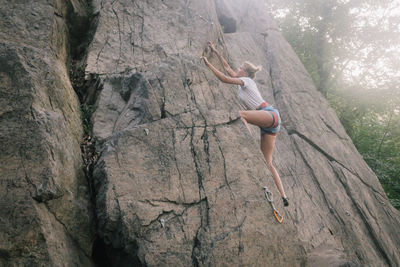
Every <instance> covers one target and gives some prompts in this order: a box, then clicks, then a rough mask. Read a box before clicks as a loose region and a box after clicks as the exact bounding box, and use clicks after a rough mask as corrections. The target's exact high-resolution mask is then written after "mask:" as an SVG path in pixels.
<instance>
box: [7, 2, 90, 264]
mask: <svg viewBox="0 0 400 267" xmlns="http://www.w3.org/2000/svg"><path fill="white" fill-rule="evenodd" d="M71 3H73V5H74V6H75V7H76V11H79V10H82V6H81V5H80V3H79V2H78V1H72V2H71ZM71 3H68V4H67V3H66V2H65V1H61V0H60V1H51V4H49V1H11V0H10V1H5V0H2V1H0V29H1V31H0V62H1V63H0V103H1V104H0V144H1V146H2V148H1V150H0V183H1V184H0V266H91V265H92V260H91V250H92V243H93V239H94V229H93V228H94V224H93V222H92V219H93V215H92V214H93V213H92V208H91V204H90V201H89V199H90V195H89V190H88V184H87V181H86V178H85V175H84V173H83V171H82V158H81V151H80V143H81V137H82V124H81V121H80V117H79V113H80V112H79V101H78V98H77V96H76V94H75V92H74V90H73V89H72V86H71V83H70V81H69V77H68V71H67V61H68V54H69V53H68V50H69V48H68V47H69V43H68V28H67V25H66V19H65V18H66V15H67V13H68V11H69V10H72V9H74V8H73V7H72V4H71Z"/></svg>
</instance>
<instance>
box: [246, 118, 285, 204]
mask: <svg viewBox="0 0 400 267" xmlns="http://www.w3.org/2000/svg"><path fill="white" fill-rule="evenodd" d="M239 113H240V117H241V118H242V120H243V122H244V123H245V125H246V127H248V125H247V122H248V123H251V124H254V125H257V126H262V127H269V126H270V125H271V124H272V121H273V118H272V115H271V114H270V113H269V112H266V111H264V110H241V111H240V112H239ZM275 139H276V136H273V135H269V134H264V135H262V136H261V151H262V153H263V154H264V158H265V160H266V161H267V165H268V169H269V170H270V172H271V173H272V177H273V178H274V182H275V184H276V186H277V187H278V190H279V192H280V194H281V196H282V197H284V198H286V194H285V191H284V190H283V186H282V181H281V178H280V177H279V174H278V172H277V171H276V169H275V167H274V165H273V164H272V152H273V150H274V146H275Z"/></svg>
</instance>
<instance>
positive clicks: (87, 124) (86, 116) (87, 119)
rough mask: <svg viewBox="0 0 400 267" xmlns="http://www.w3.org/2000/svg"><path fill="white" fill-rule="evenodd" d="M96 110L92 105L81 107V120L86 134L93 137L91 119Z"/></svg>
mask: <svg viewBox="0 0 400 267" xmlns="http://www.w3.org/2000/svg"><path fill="white" fill-rule="evenodd" d="M95 110H96V108H95V107H94V106H92V105H85V104H83V105H81V120H82V124H83V130H84V132H85V134H87V135H89V136H92V134H93V132H92V123H91V118H92V115H93V113H94V112H95Z"/></svg>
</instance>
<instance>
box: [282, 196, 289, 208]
mask: <svg viewBox="0 0 400 267" xmlns="http://www.w3.org/2000/svg"><path fill="white" fill-rule="evenodd" d="M282 200H283V205H284V206H285V207H287V206H289V199H288V198H287V197H283V198H282Z"/></svg>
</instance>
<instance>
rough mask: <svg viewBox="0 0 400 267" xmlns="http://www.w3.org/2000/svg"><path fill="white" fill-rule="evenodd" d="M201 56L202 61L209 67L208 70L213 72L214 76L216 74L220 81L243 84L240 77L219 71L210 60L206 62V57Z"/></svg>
mask: <svg viewBox="0 0 400 267" xmlns="http://www.w3.org/2000/svg"><path fill="white" fill-rule="evenodd" d="M201 58H202V59H203V60H204V63H205V64H206V66H207V67H209V68H210V70H211V71H212V72H213V73H214V74H215V76H217V78H218V79H219V80H220V81H221V82H224V83H230V84H238V85H241V86H243V85H244V83H243V81H242V80H241V79H239V78H232V77H228V76H226V75H225V74H223V73H222V72H220V71H219V70H217V69H216V68H215V67H214V66H213V65H212V64H211V63H210V62H208V60H207V58H206V57H201Z"/></svg>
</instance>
